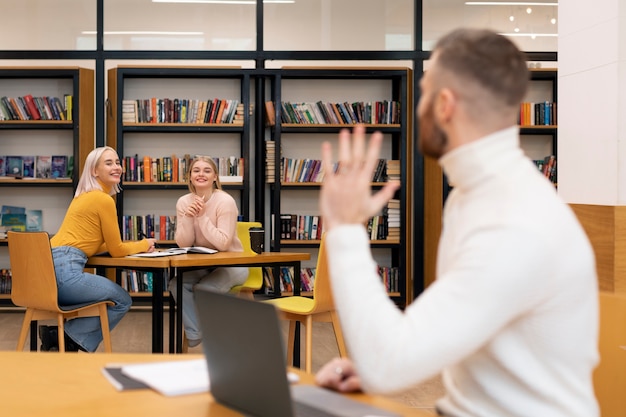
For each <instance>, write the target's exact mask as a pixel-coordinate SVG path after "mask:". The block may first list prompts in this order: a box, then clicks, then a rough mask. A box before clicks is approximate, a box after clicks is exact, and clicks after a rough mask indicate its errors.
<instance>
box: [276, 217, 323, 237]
mask: <svg viewBox="0 0 626 417" xmlns="http://www.w3.org/2000/svg"><path fill="white" fill-rule="evenodd" d="M323 232H324V230H323V222H322V216H315V215H304V214H300V215H298V214H287V213H285V214H282V213H281V215H280V239H281V240H319V239H321V238H322V233H323Z"/></svg>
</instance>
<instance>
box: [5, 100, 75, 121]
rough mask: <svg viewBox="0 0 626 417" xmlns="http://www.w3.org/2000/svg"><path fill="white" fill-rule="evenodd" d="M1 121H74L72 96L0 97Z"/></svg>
mask: <svg viewBox="0 0 626 417" xmlns="http://www.w3.org/2000/svg"><path fill="white" fill-rule="evenodd" d="M0 120H72V96H71V95H69V94H66V95H64V96H63V101H61V100H60V99H59V98H58V97H48V96H44V97H33V95H32V94H27V95H25V96H20V97H7V96H3V97H0Z"/></svg>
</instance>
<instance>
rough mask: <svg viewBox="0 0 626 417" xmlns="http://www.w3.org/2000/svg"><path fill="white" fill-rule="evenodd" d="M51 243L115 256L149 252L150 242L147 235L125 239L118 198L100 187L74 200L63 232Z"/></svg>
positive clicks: (86, 251)
mask: <svg viewBox="0 0 626 417" xmlns="http://www.w3.org/2000/svg"><path fill="white" fill-rule="evenodd" d="M50 244H51V245H52V247H53V248H54V247H58V246H72V247H75V248H77V249H80V250H82V251H83V252H85V254H86V255H87V256H93V255H95V254H96V253H100V252H107V251H108V252H109V253H110V254H111V256H113V257H122V256H126V255H132V254H135V253H139V252H145V251H147V250H148V248H149V246H150V245H149V243H148V241H147V240H146V239H143V240H140V241H136V242H122V238H121V236H120V229H119V226H118V224H117V210H116V208H115V200H113V197H111V196H110V195H109V194H107V193H106V192H103V191H99V190H94V191H90V192H87V193H83V194H81V195H79V196H78V197H75V198H74V199H73V200H72V202H71V203H70V206H69V208H68V209H67V213H65V218H64V219H63V223H62V224H61V227H60V228H59V232H58V233H57V234H56V235H54V236H53V237H52V239H51V240H50Z"/></svg>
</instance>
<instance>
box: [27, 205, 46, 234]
mask: <svg viewBox="0 0 626 417" xmlns="http://www.w3.org/2000/svg"><path fill="white" fill-rule="evenodd" d="M42 230H43V211H42V210H39V209H29V210H26V231H27V232H41V231H42Z"/></svg>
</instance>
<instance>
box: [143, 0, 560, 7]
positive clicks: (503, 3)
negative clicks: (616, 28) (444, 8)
mask: <svg viewBox="0 0 626 417" xmlns="http://www.w3.org/2000/svg"><path fill="white" fill-rule="evenodd" d="M153 1H154V0H153ZM465 5H466V6H558V5H559V3H558V2H554V3H537V2H529V1H466V2H465Z"/></svg>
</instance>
